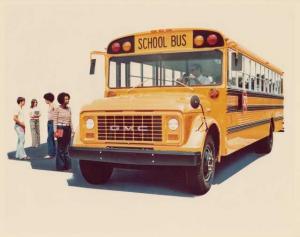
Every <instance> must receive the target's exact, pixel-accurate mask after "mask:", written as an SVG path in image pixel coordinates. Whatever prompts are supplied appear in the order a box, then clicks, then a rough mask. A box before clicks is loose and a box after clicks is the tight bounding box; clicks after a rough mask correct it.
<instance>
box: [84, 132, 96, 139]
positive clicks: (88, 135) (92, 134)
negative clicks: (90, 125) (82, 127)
mask: <svg viewBox="0 0 300 237" xmlns="http://www.w3.org/2000/svg"><path fill="white" fill-rule="evenodd" d="M85 136H86V138H94V133H86V134H85Z"/></svg>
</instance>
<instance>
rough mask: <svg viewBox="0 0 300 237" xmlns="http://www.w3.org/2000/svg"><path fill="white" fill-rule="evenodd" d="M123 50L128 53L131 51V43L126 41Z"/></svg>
mask: <svg viewBox="0 0 300 237" xmlns="http://www.w3.org/2000/svg"><path fill="white" fill-rule="evenodd" d="M122 49H123V50H124V51H125V52H128V51H129V50H130V49H131V43H130V42H129V41H126V42H124V43H123V44H122Z"/></svg>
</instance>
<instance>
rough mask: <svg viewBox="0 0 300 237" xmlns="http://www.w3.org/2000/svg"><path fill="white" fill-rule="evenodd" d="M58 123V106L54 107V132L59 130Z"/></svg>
mask: <svg viewBox="0 0 300 237" xmlns="http://www.w3.org/2000/svg"><path fill="white" fill-rule="evenodd" d="M57 124H58V108H56V109H54V112H53V130H54V133H55V132H56V130H57Z"/></svg>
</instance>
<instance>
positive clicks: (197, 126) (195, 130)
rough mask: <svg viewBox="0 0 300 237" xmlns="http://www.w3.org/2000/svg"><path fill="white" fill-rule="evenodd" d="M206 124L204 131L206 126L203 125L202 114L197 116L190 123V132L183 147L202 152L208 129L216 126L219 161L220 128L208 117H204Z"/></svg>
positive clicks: (218, 158)
mask: <svg viewBox="0 0 300 237" xmlns="http://www.w3.org/2000/svg"><path fill="white" fill-rule="evenodd" d="M205 118H206V124H207V128H208V129H206V125H205V120H204V117H203V115H202V114H200V115H197V116H196V117H195V118H194V120H193V123H192V126H191V130H190V136H189V138H188V140H187V142H186V143H185V145H184V147H187V148H190V149H191V148H192V149H195V150H197V151H199V152H202V151H203V147H204V143H205V139H206V136H207V133H208V132H209V131H210V129H211V128H212V126H216V128H217V129H218V133H219V149H218V151H217V153H218V157H217V160H218V161H220V158H221V156H220V153H221V152H220V151H221V149H220V148H221V144H222V142H221V137H220V136H221V131H220V126H219V124H218V122H217V121H216V120H215V119H214V118H211V117H209V116H206V117H205Z"/></svg>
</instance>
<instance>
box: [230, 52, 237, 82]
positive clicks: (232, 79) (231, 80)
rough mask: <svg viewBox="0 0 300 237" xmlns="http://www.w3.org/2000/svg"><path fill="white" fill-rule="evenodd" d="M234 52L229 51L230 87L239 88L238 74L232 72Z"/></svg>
mask: <svg viewBox="0 0 300 237" xmlns="http://www.w3.org/2000/svg"><path fill="white" fill-rule="evenodd" d="M233 52H234V51H232V50H230V49H229V50H228V86H229V87H237V73H236V71H233V70H232V63H233V61H232V58H233V57H232V54H233Z"/></svg>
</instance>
